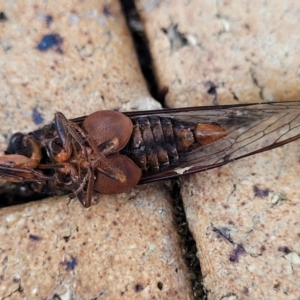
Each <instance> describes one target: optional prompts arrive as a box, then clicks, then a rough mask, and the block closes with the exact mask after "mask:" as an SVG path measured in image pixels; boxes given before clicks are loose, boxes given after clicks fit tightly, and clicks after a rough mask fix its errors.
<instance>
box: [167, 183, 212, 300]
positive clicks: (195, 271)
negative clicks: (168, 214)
mask: <svg viewBox="0 0 300 300" xmlns="http://www.w3.org/2000/svg"><path fill="white" fill-rule="evenodd" d="M171 198H172V205H173V208H174V221H175V224H176V227H177V233H178V235H179V237H180V241H181V248H182V252H183V257H184V260H185V263H186V266H187V268H188V271H189V275H190V281H191V286H192V291H193V293H194V297H195V299H196V300H206V299H207V294H206V292H205V288H204V286H203V280H202V278H203V277H202V272H201V266H200V261H199V258H198V256H197V246H196V242H195V240H194V237H193V235H192V233H191V231H190V229H189V226H188V222H187V219H186V214H185V210H184V206H183V201H182V197H181V189H180V184H179V182H178V181H172V190H171Z"/></svg>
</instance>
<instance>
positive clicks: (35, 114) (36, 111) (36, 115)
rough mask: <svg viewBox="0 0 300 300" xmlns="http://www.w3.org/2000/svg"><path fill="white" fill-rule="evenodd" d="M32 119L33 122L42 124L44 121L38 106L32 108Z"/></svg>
mask: <svg viewBox="0 0 300 300" xmlns="http://www.w3.org/2000/svg"><path fill="white" fill-rule="evenodd" d="M32 121H33V122H34V124H36V125H39V124H42V123H43V122H44V118H43V116H42V115H41V113H40V112H39V109H38V107H35V108H34V109H33V110H32Z"/></svg>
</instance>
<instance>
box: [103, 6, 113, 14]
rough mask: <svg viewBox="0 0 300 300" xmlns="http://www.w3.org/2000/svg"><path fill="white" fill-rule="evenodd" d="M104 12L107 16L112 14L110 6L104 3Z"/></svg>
mask: <svg viewBox="0 0 300 300" xmlns="http://www.w3.org/2000/svg"><path fill="white" fill-rule="evenodd" d="M102 12H103V14H104V15H105V16H107V17H108V16H111V11H110V9H109V7H108V6H107V5H104V6H103V10H102Z"/></svg>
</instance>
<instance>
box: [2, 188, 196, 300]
mask: <svg viewBox="0 0 300 300" xmlns="http://www.w3.org/2000/svg"><path fill="white" fill-rule="evenodd" d="M167 199H168V196H167V195H166V193H165V192H164V191H163V189H162V191H159V189H158V187H157V185H148V186H143V187H140V188H137V189H135V190H133V191H132V192H131V193H129V194H126V195H124V194H123V195H119V196H117V197H112V196H97V197H96V199H95V200H96V201H97V204H95V205H93V206H92V207H91V208H89V209H84V208H83V207H82V206H81V205H80V203H79V202H78V201H77V200H76V199H74V200H71V201H69V200H68V197H61V198H53V199H49V200H44V201H42V202H36V203H31V204H27V205H20V206H16V207H13V208H12V207H9V208H4V209H1V210H0V224H1V226H0V235H1V245H0V261H1V270H0V295H1V298H2V297H7V299H11V298H12V299H16V298H13V297H18V299H56V298H55V296H56V297H57V299H58V297H60V299H120V298H122V299H190V297H191V290H190V284H189V281H188V275H187V272H186V268H185V265H184V263H183V260H182V258H181V250H180V247H179V244H178V239H177V235H176V232H175V228H174V225H173V220H172V216H171V215H172V208H171V206H170V203H169V201H168V200H167ZM5 299H6V298H5Z"/></svg>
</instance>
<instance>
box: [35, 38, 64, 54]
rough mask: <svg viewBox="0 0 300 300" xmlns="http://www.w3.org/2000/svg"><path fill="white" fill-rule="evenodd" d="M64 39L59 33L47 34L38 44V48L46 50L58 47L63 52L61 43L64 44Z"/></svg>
mask: <svg viewBox="0 0 300 300" xmlns="http://www.w3.org/2000/svg"><path fill="white" fill-rule="evenodd" d="M62 42H63V39H62V38H61V36H60V35H59V34H46V35H44V36H43V37H42V39H41V41H40V42H39V44H38V45H37V49H38V50H40V51H42V52H45V51H47V50H49V49H51V48H53V47H56V50H57V51H58V52H62V51H61V49H60V47H59V46H60V45H61V44H62Z"/></svg>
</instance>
